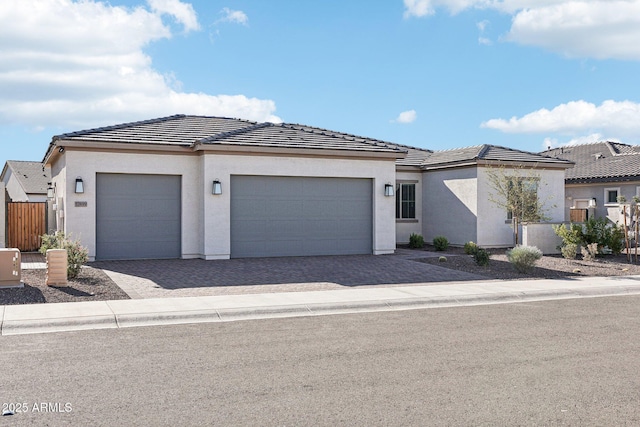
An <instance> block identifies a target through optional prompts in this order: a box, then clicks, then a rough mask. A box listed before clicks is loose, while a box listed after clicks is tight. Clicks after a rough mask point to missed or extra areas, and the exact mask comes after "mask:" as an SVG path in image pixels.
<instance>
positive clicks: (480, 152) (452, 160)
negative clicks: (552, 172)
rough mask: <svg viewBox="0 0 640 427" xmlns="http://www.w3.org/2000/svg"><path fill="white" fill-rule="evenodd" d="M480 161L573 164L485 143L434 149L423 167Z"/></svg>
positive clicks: (434, 167)
mask: <svg viewBox="0 0 640 427" xmlns="http://www.w3.org/2000/svg"><path fill="white" fill-rule="evenodd" d="M479 161H486V162H509V163H536V164H551V165H555V166H559V167H571V165H572V163H571V162H570V161H568V160H564V159H558V158H555V157H549V156H544V155H541V154H536V153H530V152H528V151H521V150H515V149H513V148H506V147H500V146H497V145H489V144H483V145H476V146H471V147H463V148H455V149H452V150H442V151H434V152H433V153H431V154H430V155H429V156H428V157H426V158H425V159H424V161H423V162H422V167H423V168H424V169H437V168H443V167H454V166H460V165H466V164H473V163H477V162H479Z"/></svg>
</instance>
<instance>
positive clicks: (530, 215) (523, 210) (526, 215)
mask: <svg viewBox="0 0 640 427" xmlns="http://www.w3.org/2000/svg"><path fill="white" fill-rule="evenodd" d="M538 181H539V178H522V177H512V178H510V179H509V193H508V195H507V198H508V204H509V205H510V206H513V209H508V210H507V220H509V221H511V220H512V219H513V216H514V211H515V213H516V214H517V216H518V220H519V221H523V222H527V221H538V220H539V219H540V208H539V206H538Z"/></svg>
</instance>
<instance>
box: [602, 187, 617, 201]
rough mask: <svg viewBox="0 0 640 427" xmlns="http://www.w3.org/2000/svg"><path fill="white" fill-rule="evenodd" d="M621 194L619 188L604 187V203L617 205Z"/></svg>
mask: <svg viewBox="0 0 640 427" xmlns="http://www.w3.org/2000/svg"><path fill="white" fill-rule="evenodd" d="M619 195H620V189H619V188H605V189H604V204H605V205H617V204H618V196H619Z"/></svg>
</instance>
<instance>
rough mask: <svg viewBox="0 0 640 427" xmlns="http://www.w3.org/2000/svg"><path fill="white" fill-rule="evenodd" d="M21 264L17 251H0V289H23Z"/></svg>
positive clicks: (20, 257) (4, 249)
mask: <svg viewBox="0 0 640 427" xmlns="http://www.w3.org/2000/svg"><path fill="white" fill-rule="evenodd" d="M21 262H22V256H21V255H20V250H19V249H6V248H2V249H0V289H2V288H22V287H24V283H22V282H21V279H22V268H21V266H20V263H21Z"/></svg>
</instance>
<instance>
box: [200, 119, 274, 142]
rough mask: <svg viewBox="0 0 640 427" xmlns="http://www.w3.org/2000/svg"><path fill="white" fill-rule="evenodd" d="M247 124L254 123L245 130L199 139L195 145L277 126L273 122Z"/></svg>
mask: <svg viewBox="0 0 640 427" xmlns="http://www.w3.org/2000/svg"><path fill="white" fill-rule="evenodd" d="M247 122H248V123H253V124H252V125H251V126H247V127H244V128H240V129H234V130H230V131H227V132H222V133H217V134H215V135H211V136H208V137H206V138H202V139H199V140H197V141H196V142H195V143H194V145H197V144H206V143H207V142H213V141H216V140H218V139H223V138H227V137H229V136H234V135H240V134H241V133H246V132H251V131H254V130H256V129H262V128H266V127H271V126H275V124H273V123H271V122H262V123H256V122H249V121H248V120H247Z"/></svg>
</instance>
